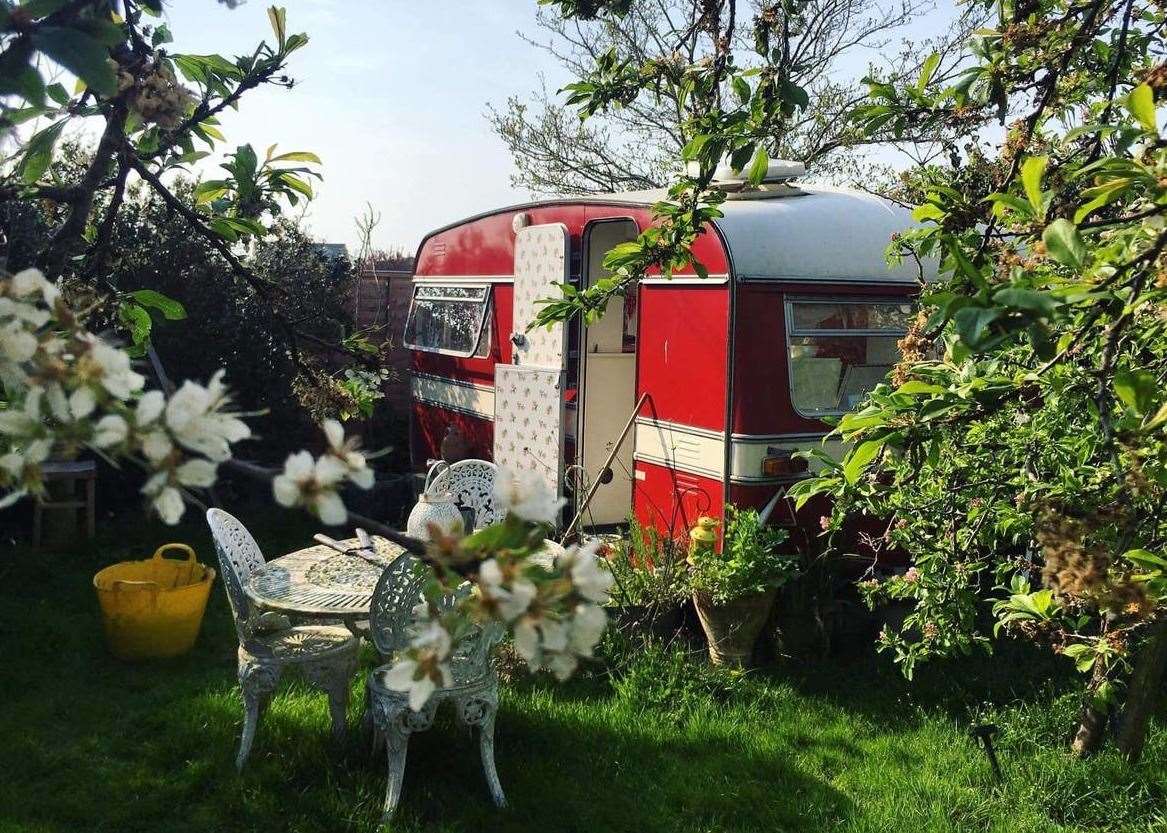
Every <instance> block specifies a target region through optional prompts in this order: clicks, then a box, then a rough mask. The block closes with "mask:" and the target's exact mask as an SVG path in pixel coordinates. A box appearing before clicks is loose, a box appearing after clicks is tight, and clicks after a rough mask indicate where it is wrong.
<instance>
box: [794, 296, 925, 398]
mask: <svg viewBox="0 0 1167 833" xmlns="http://www.w3.org/2000/svg"><path fill="white" fill-rule="evenodd" d="M914 314H915V313H914V309H913V307H912V305H911V304H910V303H906V302H894V301H880V302H872V301H788V302H787V304H786V329H787V355H788V358H789V362H790V396H791V400H792V401H793V403H794V409H795V410H796V411H798V413H800V414H802V415H803V416H809V417H819V416H825V415H827V414H839V413H843V412H845V411H849V410H850V409H852V408H853V407H855V406H856V405H858V404H859V402H860V401H861V400H862V399H863V397H864V396H866V395H867V394H868V393H869V392H870V391H871V390H872V389H873V388H874V387H875V386H876V385H877V384H879V383H880V382H881V381H883V377H884V376H886V375H887V372H888V371H889V370H891V368H892V366H893V365H895V363H896V362H897V361H899V356H900V351H899V346H898V342H899V340H900V339H901V338H902V337H903V336H904V333H906V332H907V329H908V325H909V324H910V323H911V321H912V318H913V316H914Z"/></svg>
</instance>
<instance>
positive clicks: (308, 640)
mask: <svg viewBox="0 0 1167 833" xmlns="http://www.w3.org/2000/svg"><path fill="white" fill-rule="evenodd" d="M207 523H208V524H209V525H210V527H211V535H212V536H213V538H214V540H215V551H216V552H217V553H218V556H219V566H220V567H221V570H220V572H221V573H222V576H223V584H224V585H225V586H226V588H227V599H228V601H230V603H231V613H232V615H233V616H234V619H235V630H236V632H237V633H238V635H239V686H240V688H241V689H242V691H243V707H244V722H243V737H242V738H241V739H240V741H239V754H238V755H237V756H236V758H235V766H236V767H237V768H238V769H239V770H242V769H243V765H244V763H246V761H247V756H248V754H249V753H250V752H251V744H252V742H253V741H254V740H255V730H256V727H257V726H258V725H259V719H260V717H261V716H262V714H263V711H264V709H266V708H267V705H268V703H269V702H270V701H271V698H272V695H273V694H274V693H275V690H276V687H277V686H278V685H279V681H280V675H281V674H282V673H283V671H284V669H285V668H286V667H292V668H295V669H297V670H298V671H299V672H300V673H301V674H302V675H303V676H304V678H305V679H306V680H307V681H308V683H310V684H311V685H312V686H314V687H316V688H318V689H320V690H322V691H323V692H325V693H326V694H327V695H328V706H329V711H330V713H331V715H332V734H333V737H334V738H335V739H336V740H337V741H340V740H342V739H343V738H344V729H345V712H346V710H347V708H348V695H349V680H351V679H352V676H353V674H354V673H355V672H356V669H357V656H358V651H359V648H360V642H359V640H358V639H357V638H356V637H355V636H353V635H352V633H350V632H349V630H348V629H347V628H343V627H337V626H332V625H295V626H292V627H287V628H284V629H281V630H276V631H271V632H262V631H260V630H258V629H257V627H256V622H257V619H258V618H259V617H258V614H257V611H256V610H255V607H254V606H253V605H252V604H251V602H250V600H249V599H248V598H247V594H246V593H245V592H244V591H243V586H244V583H245V582H246V581H247V579H248V577H249V576H250V575H251V574H252V573H253V572H255V571H256V570H257V569H259V568H261V567H262V566H263V565H264V559H263V553H262V552H261V551H260V549H259V545H258V544H256V543H255V539H254V538H253V537H252V536H251V533H250V532H248V531H247V528H246V527H245V526H244V525H243V524H242V523H240V522H239V521H238V520H237V519H236V518H234V517H232V516H231V515H229V514H228V513H226V512H224V511H223V510H222V509H211V510H209V511H208V512H207Z"/></svg>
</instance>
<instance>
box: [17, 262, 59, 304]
mask: <svg viewBox="0 0 1167 833" xmlns="http://www.w3.org/2000/svg"><path fill="white" fill-rule="evenodd" d="M37 292H39V293H40V295H41V298H43V299H44V302H45V303H46V304H48V305H49V306H50V307H51V306H53V304H55V303H56V302H57V297H58V296H59V295H60V294H61V292H60V290H59V289H57V287H56V286H55V285H53V284H52V283H50V282H49V280H48V279H47V278H46V277H45V276H44V273H42V272H41V270H40V269H22V270H21V271H19V272H17V273H16V274H15V275H13V276H12V294H13V295H15V296H16V297H17V298H24V297H26V296H29V295H33V294H35V293H37Z"/></svg>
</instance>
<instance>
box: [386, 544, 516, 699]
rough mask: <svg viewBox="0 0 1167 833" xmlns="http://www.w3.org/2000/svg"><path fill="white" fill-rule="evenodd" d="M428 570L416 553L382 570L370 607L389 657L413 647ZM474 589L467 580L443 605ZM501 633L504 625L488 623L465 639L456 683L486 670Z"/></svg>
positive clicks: (458, 650) (460, 647) (459, 650)
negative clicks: (414, 555)
mask: <svg viewBox="0 0 1167 833" xmlns="http://www.w3.org/2000/svg"><path fill="white" fill-rule="evenodd" d="M428 577H429V576H428V572H427V570H426V569H425V567H424V566H423V565H422V563H421V561H419V560H418V559H417V558H414V557H413V556H412V555H407V554H402V555H400V556H398V557H397V559H396V560H395V561H394V562H393V563H392V564H390V565H389V566H388V567H387V568H386V569H385V572H384V573H382V574H381V578H380V580H379V581H378V582H377V587H376V589H374V590H373V602H372V605H371V609H370V611H369V630H370V634H371V636H372V637H373V644H374V645H376V646H377V652H378V653H380V654H381V655H382V656H383V657H386V658H389V657H392V656H393V655H394V654H396V653H397V652H398V651H402V650H404V649H405V648H407V647H409V643H410V639H411V637H412V636H413V633H414V626H415V624H416V623H417V617H416V616H415V614H414V612H413V611H414V608H415V607H416V606H417V605H418V604H420V603H421V602H423V601H424V597H423V595H422V590H423V588H424V587H425V583H426V580H427V578H428ZM469 592H470V585H468V584H463V585H462V587H460V588H458V590H456V591H455V592H453V593H449V594H447V595H446V596H445V597H444V598H443V599H442V601H441V603H440V605H439V606H440V607H441V608H442V609H449V608H451V607H453V606H454V605H455V604H457V602H458V600H459V599H460V598H462V597H463V596H464V595H465V594H466V593H469ZM500 637H501V629H500V628H498V627H496V626H494V625H488V626H486V627H485V628H479V627H476V628H475V629H474V631H473V633H471V634H470V635H469V636H467V637H466V638H465V639H463V640H462V641H461V642H460V643H459V645H458V646H457V648H456V649H455V651H454V658H455V659H459V660H461V661H460V662H455V663H453V666H454V672H455V673H454V677H455V683H457V684H460V683H464V682H469V681H470V679H473V678H476V677H479V676H481V675H482V674H484V673H486V668H487V660H488V656H489V651H490V648H491V646H492V645H493V644H494V643H495V642H497V641H498V639H499V638H500Z"/></svg>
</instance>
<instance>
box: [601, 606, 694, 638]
mask: <svg viewBox="0 0 1167 833" xmlns="http://www.w3.org/2000/svg"><path fill="white" fill-rule="evenodd" d="M609 612H610V613H611V614H612V621H613V622H614V623H615V625H616V627H618V628H619V629H620V630H621V631H623V632H624V633H625V634H626V635H628V636H650V637H652V638H653V639H657V640H660V641H662V642H667V641H668V640H670V639H672V638H673V637H674V636H676V635H677V632H678V631H680V629H681V625H682V616H681V608H680V606H679V605H673V606H665V605H625V606H623V607H615V608H612V609H611V610H610V611H609Z"/></svg>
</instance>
